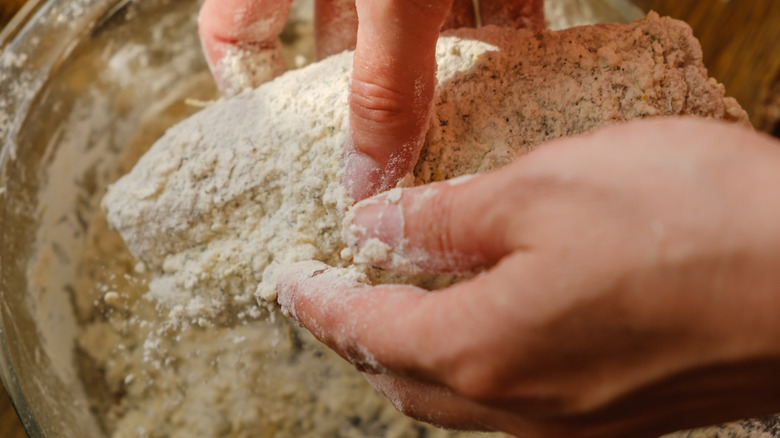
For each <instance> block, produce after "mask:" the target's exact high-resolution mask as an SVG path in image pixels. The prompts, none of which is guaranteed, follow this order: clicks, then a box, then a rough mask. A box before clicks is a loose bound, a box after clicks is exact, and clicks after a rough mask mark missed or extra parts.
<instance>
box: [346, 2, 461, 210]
mask: <svg viewBox="0 0 780 438" xmlns="http://www.w3.org/2000/svg"><path fill="white" fill-rule="evenodd" d="M451 3H452V0H431V1H426V2H419V1H416V0H358V1H357V13H358V17H359V19H360V23H359V26H358V36H357V47H356V49H355V57H354V61H353V71H352V82H351V86H350V98H349V108H350V117H349V122H350V128H351V138H350V141H349V142H348V144H347V151H346V154H347V155H346V159H345V170H344V185H345V187H346V188H347V190H348V192H349V193H350V195H351V196H352V197H353V198H354V199H356V200H360V199H364V198H366V197H368V196H370V195H372V194H374V193H376V192H378V191H382V190H384V189H386V188H388V187H391V186H392V185H394V184H395V183H396V182H397V181H398V180H399V179H400V178H401V177H403V176H404V175H405V174H406V173H407V172H409V171H410V170H411V167H412V166H413V165H414V162H415V161H416V159H417V157H418V155H419V152H420V148H421V147H422V142H423V139H424V136H425V132H426V131H427V127H428V122H429V119H430V113H431V107H432V99H433V91H434V86H435V71H436V57H435V55H436V41H437V40H438V37H439V31H440V29H441V26H442V23H443V22H444V17H445V15H446V13H447V11H448V10H449V7H450V5H451Z"/></svg>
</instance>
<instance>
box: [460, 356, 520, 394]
mask: <svg viewBox="0 0 780 438" xmlns="http://www.w3.org/2000/svg"><path fill="white" fill-rule="evenodd" d="M472 362H473V361H472ZM506 385H507V382H506V381H505V380H503V379H501V378H500V376H499V375H498V373H497V372H495V370H494V369H493V368H492V367H490V366H487V365H485V364H482V363H472V364H469V365H468V366H462V367H459V368H458V369H457V371H455V372H454V373H453V375H452V383H450V386H451V387H452V389H453V390H455V392H457V393H459V394H462V395H463V396H465V397H467V398H470V399H472V400H478V401H485V402H487V401H492V400H496V399H499V398H502V396H503V395H504V391H505V390H506Z"/></svg>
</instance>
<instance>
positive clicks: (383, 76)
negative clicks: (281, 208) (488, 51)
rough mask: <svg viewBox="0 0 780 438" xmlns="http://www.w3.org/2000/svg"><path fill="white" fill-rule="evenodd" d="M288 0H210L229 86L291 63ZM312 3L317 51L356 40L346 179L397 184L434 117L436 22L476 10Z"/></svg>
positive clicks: (363, 184) (521, 12)
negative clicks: (286, 37) (286, 50)
mask: <svg viewBox="0 0 780 438" xmlns="http://www.w3.org/2000/svg"><path fill="white" fill-rule="evenodd" d="M290 4H291V0H206V2H205V3H204V5H203V8H202V9H201V13H200V26H199V29H200V35H201V39H202V41H203V47H204V50H205V52H206V55H207V59H208V60H209V65H210V67H211V70H212V72H213V73H214V76H215V78H216V81H217V84H218V86H219V88H220V90H221V91H222V92H223V93H224V94H226V95H232V94H237V93H238V92H240V91H243V90H244V89H247V88H252V87H256V86H258V85H260V84H261V83H263V82H265V81H268V80H270V79H272V78H273V77H275V76H277V75H279V74H281V73H282V72H284V71H285V69H286V66H285V64H284V57H283V54H282V52H281V45H280V43H279V40H278V38H277V36H278V35H279V33H280V32H281V31H282V27H283V26H284V23H285V21H286V20H287V16H288V14H289V12H290ZM542 6H543V1H542V0H513V1H505V0H483V1H482V2H481V21H482V23H484V24H499V25H504V26H515V27H534V26H535V27H538V26H542V25H543V15H542ZM315 8H316V17H315V35H316V39H317V53H318V56H319V57H320V58H322V57H325V56H328V55H331V54H334V53H338V52H341V51H343V50H347V49H352V48H355V58H354V64H353V73H352V85H351V89H350V98H349V105H350V128H351V129H350V130H351V138H350V139H349V141H348V142H347V145H346V151H345V153H346V158H345V163H344V166H345V171H344V184H345V186H346V188H347V190H348V191H349V193H350V194H351V195H352V197H353V198H354V199H355V200H360V199H363V198H365V197H367V196H370V195H372V194H374V193H377V192H380V191H383V190H385V189H387V188H389V187H392V186H394V185H395V184H396V183H397V182H398V180H400V179H401V178H402V177H403V176H404V175H405V174H406V173H408V172H409V171H410V170H411V169H412V166H413V165H414V162H415V161H416V160H417V157H418V155H419V152H420V148H421V147H422V143H423V140H424V136H425V132H426V131H427V128H428V121H429V119H430V111H431V105H432V99H433V90H434V87H435V72H436V59H435V53H436V41H437V39H438V37H439V32H440V30H441V29H442V25H443V24H446V26H447V27H463V26H473V25H474V24H475V20H476V17H475V15H474V11H473V8H472V3H471V0H424V1H418V0H357V1H354V0H317V2H316V4H315ZM358 16H359V17H360V26H358ZM445 20H446V23H445Z"/></svg>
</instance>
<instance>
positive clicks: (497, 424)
mask: <svg viewBox="0 0 780 438" xmlns="http://www.w3.org/2000/svg"><path fill="white" fill-rule="evenodd" d="M365 376H366V379H368V381H369V382H370V383H371V385H372V386H373V387H374V388H376V390H377V391H379V392H380V393H381V394H382V395H383V396H385V397H386V398H387V399H388V400H389V401H390V403H391V404H392V405H393V407H395V408H396V409H397V410H398V411H399V412H401V413H402V414H404V415H406V416H407V417H411V418H414V419H415V420H419V421H423V422H426V423H429V424H433V425H435V426H438V427H441V428H445V429H455V430H471V431H482V432H489V431H498V430H511V429H515V428H516V425H515V423H518V422H519V421H518V420H517V419H516V418H515V417H514V416H513V415H511V414H509V413H507V412H504V411H498V410H495V409H492V408H489V407H487V406H484V405H481V404H479V403H476V402H474V401H472V400H469V399H467V398H465V397H463V396H461V395H458V394H456V393H455V392H453V391H452V390H450V389H448V388H445V387H443V386H439V385H433V384H429V383H423V382H420V381H416V380H409V379H404V378H400V377H394V376H388V375H385V374H366V375H365ZM510 424H512V426H511V427H510V426H509V425H510Z"/></svg>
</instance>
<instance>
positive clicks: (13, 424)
mask: <svg viewBox="0 0 780 438" xmlns="http://www.w3.org/2000/svg"><path fill="white" fill-rule="evenodd" d="M0 437H2V438H25V437H27V434H26V433H24V429H22V425H21V423H19V417H17V416H16V411H14V407H13V406H11V400H9V399H8V395H6V393H5V388H4V387H3V384H2V383H0Z"/></svg>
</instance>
